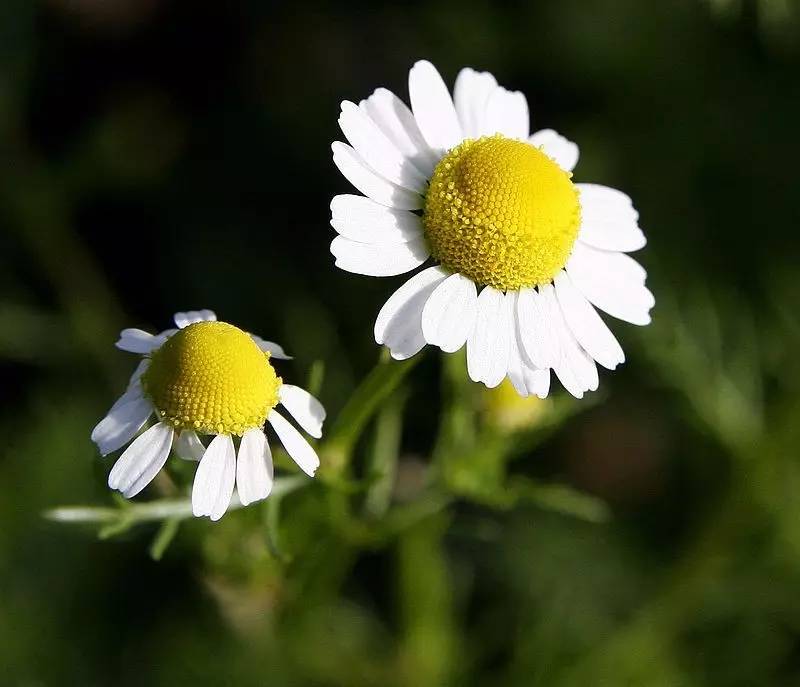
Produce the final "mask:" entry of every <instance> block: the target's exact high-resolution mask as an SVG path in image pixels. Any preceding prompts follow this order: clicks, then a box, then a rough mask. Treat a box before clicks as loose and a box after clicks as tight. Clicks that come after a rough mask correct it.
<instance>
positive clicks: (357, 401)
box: [321, 351, 422, 475]
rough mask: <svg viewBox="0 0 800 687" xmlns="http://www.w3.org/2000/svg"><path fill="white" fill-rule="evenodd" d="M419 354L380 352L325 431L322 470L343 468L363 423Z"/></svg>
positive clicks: (331, 470)
mask: <svg viewBox="0 0 800 687" xmlns="http://www.w3.org/2000/svg"><path fill="white" fill-rule="evenodd" d="M421 357H422V356H420V355H416V356H414V357H413V358H410V359H409V360H402V361H397V360H393V359H391V358H390V357H389V356H388V354H387V352H386V351H384V352H383V354H381V357H380V359H379V360H378V364H377V365H376V366H375V367H374V368H373V369H372V371H371V372H370V373H369V374H368V375H367V376H366V377H365V378H364V380H363V381H362V382H361V384H359V385H358V387H357V388H356V390H355V391H354V392H353V395H352V396H351V397H350V400H349V401H348V402H347V403H346V404H345V406H344V408H342V410H341V412H340V413H339V416H338V417H337V418H336V421H335V422H334V423H333V426H332V427H331V429H330V431H329V432H328V436H327V439H326V440H325V442H324V444H323V446H322V448H321V452H322V453H323V454H324V458H323V465H324V469H325V471H326V472H328V473H329V474H337V475H341V474H342V473H343V472H344V471H345V469H346V467H347V465H348V464H349V461H350V456H351V454H352V452H353V448H354V446H355V445H356V442H357V441H358V439H359V438H360V437H361V433H362V432H363V431H364V428H365V427H366V426H367V423H368V422H369V421H370V420H371V419H372V416H373V415H374V414H375V413H376V411H377V410H378V408H380V407H381V404H382V403H383V402H384V401H385V400H386V399H387V398H388V397H389V396H390V395H391V394H392V392H394V391H395V389H397V387H398V386H399V385H400V383H401V382H402V381H403V379H404V378H405V376H406V375H407V374H408V373H409V372H410V371H411V370H412V369H413V367H414V366H415V365H416V364H417V363H418V362H419V360H420V358H421Z"/></svg>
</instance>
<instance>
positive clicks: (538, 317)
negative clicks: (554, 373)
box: [515, 288, 560, 368]
mask: <svg viewBox="0 0 800 687" xmlns="http://www.w3.org/2000/svg"><path fill="white" fill-rule="evenodd" d="M515 298H516V302H517V309H516V310H517V327H518V331H519V337H520V343H521V350H522V352H524V353H525V354H526V355H527V356H528V358H529V359H530V361H531V363H532V364H533V366H534V367H541V368H543V367H552V366H553V365H555V364H556V362H557V361H558V357H559V355H560V354H559V351H558V337H557V336H556V333H555V331H554V330H553V325H552V322H551V317H550V314H549V311H548V307H547V304H546V302H545V298H544V296H543V295H542V294H541V293H538V292H537V291H536V289H533V288H525V289H520V290H519V292H518V293H517V294H516V296H515Z"/></svg>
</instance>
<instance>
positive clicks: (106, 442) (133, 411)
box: [92, 385, 153, 456]
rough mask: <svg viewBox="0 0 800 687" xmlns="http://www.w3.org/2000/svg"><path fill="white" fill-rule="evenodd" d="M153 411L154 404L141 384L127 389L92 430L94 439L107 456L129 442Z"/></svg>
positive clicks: (101, 451) (102, 452)
mask: <svg viewBox="0 0 800 687" xmlns="http://www.w3.org/2000/svg"><path fill="white" fill-rule="evenodd" d="M152 413H153V405H152V403H150V401H149V400H147V399H146V398H145V397H144V396H143V395H142V389H141V387H140V386H138V385H135V386H134V387H132V388H131V389H129V390H128V391H126V392H125V393H124V394H123V395H122V396H121V397H120V398H119V400H117V402H116V403H115V404H114V405H113V406H111V409H110V410H109V411H108V414H107V415H106V416H105V417H104V418H103V419H102V420H100V422H98V423H97V426H96V427H95V428H94V430H92V441H93V442H94V443H95V444H97V448H98V449H99V451H100V453H101V454H102V455H104V456H107V455H108V454H109V453H112V452H113V451H116V450H117V449H118V448H120V447H122V446H124V445H125V444H127V443H128V442H129V441H130V440H131V439H132V438H133V437H134V435H135V434H136V432H138V431H139V430H140V429H141V428H142V426H143V425H144V423H145V422H147V418H149V417H150V415H151V414H152Z"/></svg>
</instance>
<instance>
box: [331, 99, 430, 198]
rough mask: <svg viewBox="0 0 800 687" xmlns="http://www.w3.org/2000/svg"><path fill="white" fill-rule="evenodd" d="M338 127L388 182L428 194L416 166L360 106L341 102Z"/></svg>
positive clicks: (361, 155)
mask: <svg viewBox="0 0 800 687" xmlns="http://www.w3.org/2000/svg"><path fill="white" fill-rule="evenodd" d="M339 127H340V128H341V130H342V133H343V134H344V135H345V137H346V138H347V140H348V141H349V142H350V145H352V146H353V148H355V151H356V152H357V153H358V155H359V157H360V158H361V159H362V160H364V162H366V163H367V164H368V165H369V166H370V167H371V168H372V169H373V170H375V171H376V172H377V173H378V174H380V175H381V176H382V177H383V178H384V179H386V180H387V181H391V182H392V183H394V184H397V185H398V186H401V187H402V188H405V189H408V190H409V191H414V192H415V193H420V194H421V193H425V189H426V187H427V181H426V179H425V177H424V176H423V174H422V172H420V171H419V170H418V169H417V168H416V167H415V166H414V164H413V163H412V162H411V161H410V160H409V159H408V158H407V157H406V156H405V155H404V154H403V153H402V152H400V150H398V148H397V146H395V145H394V143H392V141H390V140H389V139H388V138H387V137H386V135H385V134H384V133H383V131H381V129H380V128H379V127H378V125H377V124H375V122H373V121H372V119H370V117H368V116H367V115H366V114H365V113H364V111H363V110H361V109H360V108H359V107H358V105H356V104H355V103H351V102H348V101H346V100H345V101H344V102H343V103H342V112H341V114H340V115H339Z"/></svg>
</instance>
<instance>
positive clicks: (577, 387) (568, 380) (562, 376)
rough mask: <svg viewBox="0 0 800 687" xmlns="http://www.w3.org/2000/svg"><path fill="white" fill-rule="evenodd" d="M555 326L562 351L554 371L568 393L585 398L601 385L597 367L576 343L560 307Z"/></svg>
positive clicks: (555, 318)
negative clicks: (585, 394) (585, 395)
mask: <svg viewBox="0 0 800 687" xmlns="http://www.w3.org/2000/svg"><path fill="white" fill-rule="evenodd" d="M553 325H554V328H555V330H556V333H557V335H558V339H559V349H560V351H561V356H560V359H559V361H558V363H557V364H556V365H554V366H553V371H554V372H555V373H556V376H557V377H558V379H559V380H560V381H561V383H562V384H563V385H564V388H565V389H566V390H567V391H569V392H570V393H571V394H572V395H573V396H575V397H576V398H583V394H584V392H585V391H595V390H596V389H597V386H598V383H599V379H598V376H597V366H596V365H595V364H594V360H592V359H591V358H590V357H589V355H588V354H587V353H586V351H584V350H583V349H582V348H581V347H580V346H579V345H578V342H577V341H575V337H574V336H572V333H571V332H570V331H569V328H568V327H567V323H566V322H565V321H564V317H563V315H562V314H561V310H560V309H559V308H558V307H556V311H555V312H554V315H553Z"/></svg>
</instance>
